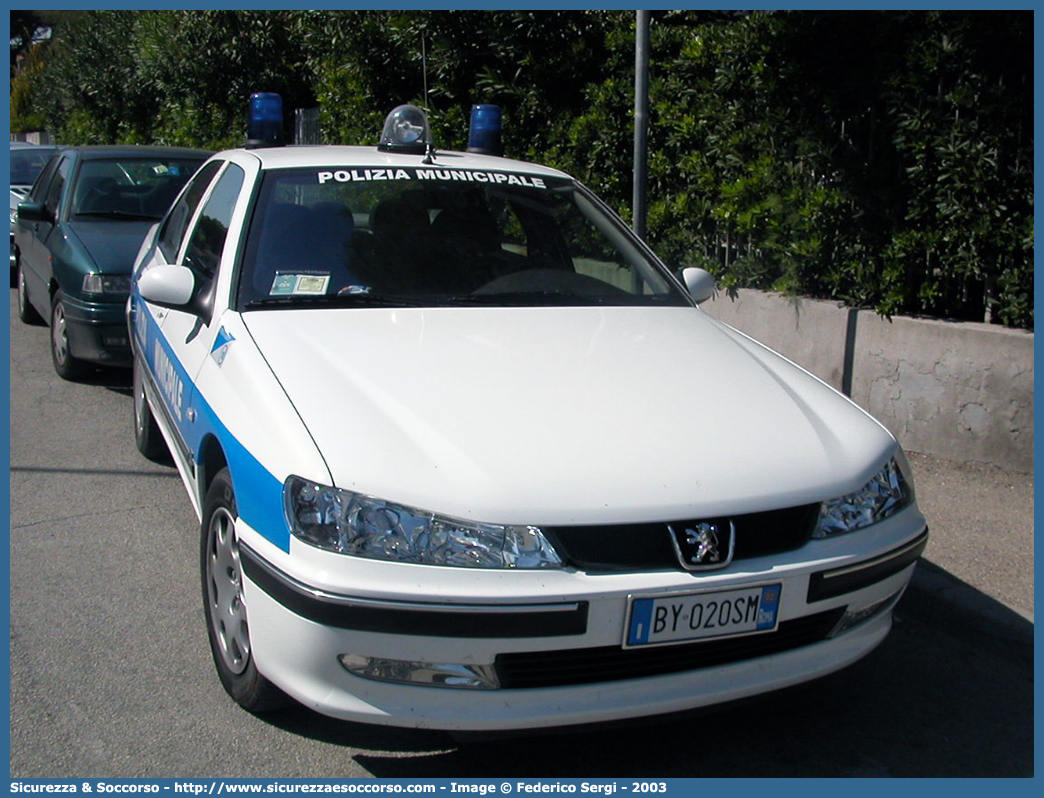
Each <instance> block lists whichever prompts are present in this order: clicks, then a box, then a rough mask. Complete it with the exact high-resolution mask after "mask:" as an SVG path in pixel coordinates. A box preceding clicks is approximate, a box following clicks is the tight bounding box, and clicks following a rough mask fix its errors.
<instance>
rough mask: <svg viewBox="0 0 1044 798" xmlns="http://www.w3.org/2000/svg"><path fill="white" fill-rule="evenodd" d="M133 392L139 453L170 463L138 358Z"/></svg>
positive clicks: (134, 371) (154, 459)
mask: <svg viewBox="0 0 1044 798" xmlns="http://www.w3.org/2000/svg"><path fill="white" fill-rule="evenodd" d="M132 368H133V375H134V376H133V391H134V402H133V404H134V443H135V444H136V445H137V447H138V451H139V452H141V453H142V454H143V455H145V457H146V458H148V459H149V460H152V461H154V462H157V463H165V462H169V461H170V451H169V450H168V449H167V442H166V441H165V440H163V433H162V432H160V428H159V425H158V424H157V423H156V419H155V417H153V415H152V408H150V407H149V401H148V399H146V398H145V381H144V379H143V378H142V373H141V368H142V367H141V365H140V364H139V362H138V360H137V358H135V359H134V365H133V367H132Z"/></svg>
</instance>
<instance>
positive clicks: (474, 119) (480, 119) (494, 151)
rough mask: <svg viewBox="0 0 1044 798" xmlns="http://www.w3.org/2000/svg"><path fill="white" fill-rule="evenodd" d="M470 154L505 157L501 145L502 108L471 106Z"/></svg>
mask: <svg viewBox="0 0 1044 798" xmlns="http://www.w3.org/2000/svg"><path fill="white" fill-rule="evenodd" d="M468 152H477V153H480V154H482V155H503V154H504V147H503V145H501V143H500V106H499V105H473V106H471V130H470V134H469V136H468Z"/></svg>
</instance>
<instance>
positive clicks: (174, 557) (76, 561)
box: [10, 291, 1033, 778]
mask: <svg viewBox="0 0 1044 798" xmlns="http://www.w3.org/2000/svg"><path fill="white" fill-rule="evenodd" d="M14 305H15V300H14V292H13V291H12V292H11V318H12V321H11V327H10V329H11V396H10V400H11V413H10V421H11V429H10V462H11V505H10V515H11V549H10V551H11V563H10V580H11V584H10V595H11V617H10V621H11V629H10V647H11V648H10V669H11V693H10V696H11V737H10V740H11V742H10V745H11V751H10V754H11V776H12V777H17V778H29V777H52V778H54V777H73V778H94V777H118V776H135V777H208V776H223V777H243V778H246V777H280V778H285V777H353V776H360V777H365V776H377V777H389V778H390V777H413V778H422V777H432V778H436V777H443V778H481V777H492V778H500V777H510V776H515V777H539V778H563V777H597V776H602V777H619V778H628V777H641V776H647V777H660V778H663V777H708V776H730V777H732V776H749V777H766V776H774V777H817V776H954V777H960V776H964V777H970V776H1029V775H1032V774H1033V649H1032V637H1033V622H1032V610H1033V545H1032V537H1033V479H1032V476H1029V475H1018V474H1008V473H1005V472H1001V471H997V470H995V469H990V468H977V467H970V466H960V465H956V464H953V463H947V462H943V461H939V460H935V459H932V458H926V457H920V456H915V457H913V458H912V459H913V461H914V467H915V474H916V476H917V480H918V481H917V484H918V490H919V500H920V501H921V504H922V507H923V509H924V510H925V514H926V515H927V516H928V518H929V522H930V524H931V529H932V540H931V542H930V544H929V549H928V553H927V560H928V561H927V562H925V563H923V565H922V566H920V567H919V571H918V574H917V576H916V577H915V580H914V585H913V587H912V588H911V590H910V591H908V593H907V595H906V596H905V597H904V599H903V601H902V602H901V603H900V606H899V610H898V613H897V615H898V621H897V624H896V626H895V628H894V630H893V632H892V634H891V635H890V636H889V638H888V639H887V640H886V641H885V643H884V644H883V645H882V646H881V647H880V648H878V649H877V650H876V651H875V652H873V653H872V654H870V655H869V656H868V657H866V658H865V659H863V660H862V661H861V662H859V663H857V664H855V665H854V666H852V667H850V668H848V669H847V670H845V671H842V672H840V673H837V674H834V675H832V676H829V677H827V678H824V679H821V680H819V681H817V682H814V683H812V684H810V685H805V686H802V687H799V688H795V689H792V690H790V691H787V692H784V693H781V694H777V695H775V696H772V697H768V698H765V699H763V700H759V701H757V702H752V703H749V704H745V705H742V706H734V707H728V708H724V709H719V710H717V711H714V712H711V713H704V714H701V715H689V716H685V717H671V718H659V719H655V721H653V722H650V723H646V724H632V725H629V726H626V727H617V728H612V729H607V728H599V729H593V730H583V731H569V732H559V733H554V734H552V733H548V734H534V735H529V736H526V737H524V738H519V737H518V736H494V737H489V736H486V737H466V738H455V737H451V736H449V735H447V734H443V733H435V732H418V731H408V730H396V729H387V728H378V727H369V726H362V725H358V724H351V723H345V722H338V721H333V720H329V719H326V718H324V717H321V716H319V715H316V714H314V713H312V712H310V711H308V710H305V709H303V708H292V709H289V710H286V711H283V712H281V713H278V714H275V715H271V716H266V717H263V718H261V717H255V716H252V715H250V714H247V713H245V712H243V711H241V710H239V709H238V708H237V707H235V706H234V705H233V704H232V703H231V701H230V700H229V699H228V698H227V697H226V696H225V694H224V692H223V691H222V689H221V687H220V685H219V683H218V681H217V678H216V677H215V675H214V672H213V668H212V665H211V662H210V656H209V652H208V649H207V642H206V632H205V629H204V625H203V621H202V613H201V607H200V598H199V587H198V585H199V582H198V575H197V569H196V559H197V533H196V520H195V516H194V515H193V513H192V510H191V508H190V506H189V503H188V500H187V498H186V497H185V494H184V491H183V488H182V486H181V483H180V481H179V478H178V477H177V475H176V472H175V471H174V470H173V468H169V467H164V466H161V465H156V464H153V463H150V462H148V461H146V460H145V459H143V458H142V457H140V456H139V455H138V453H137V451H136V449H135V447H134V442H133V437H132V433H131V398H130V388H129V377H128V375H127V374H124V373H119V372H117V373H99V374H98V375H97V376H96V377H95V378H94V379H92V380H91V381H89V382H86V383H81V384H72V383H67V382H63V381H62V380H60V379H59V378H58V377H57V376H56V375H55V373H54V371H53V369H52V367H51V364H50V360H49V355H48V350H47V335H48V330H47V329H46V328H44V327H27V326H25V325H22V324H20V323H19V322H18V321H17V317H16V315H15V312H14Z"/></svg>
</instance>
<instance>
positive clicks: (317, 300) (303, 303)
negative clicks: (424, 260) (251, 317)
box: [243, 294, 431, 310]
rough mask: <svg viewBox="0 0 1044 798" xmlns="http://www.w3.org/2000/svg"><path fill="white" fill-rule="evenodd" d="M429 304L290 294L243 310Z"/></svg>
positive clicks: (371, 297) (375, 297) (364, 296)
mask: <svg viewBox="0 0 1044 798" xmlns="http://www.w3.org/2000/svg"><path fill="white" fill-rule="evenodd" d="M430 304H431V303H430V302H428V301H427V300H424V299H421V298H417V297H408V296H385V295H381V294H290V295H287V296H269V297H264V298H263V299H253V300H251V301H250V302H247V303H246V304H245V305H244V306H243V309H244V310H255V309H257V308H301V307H311V308H328V307H329V308H416V307H425V306H428V305H430Z"/></svg>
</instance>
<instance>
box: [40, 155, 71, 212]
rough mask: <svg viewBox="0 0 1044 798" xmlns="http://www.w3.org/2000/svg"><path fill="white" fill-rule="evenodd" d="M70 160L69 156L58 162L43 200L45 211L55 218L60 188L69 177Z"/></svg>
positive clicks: (60, 194) (59, 198)
mask: <svg viewBox="0 0 1044 798" xmlns="http://www.w3.org/2000/svg"><path fill="white" fill-rule="evenodd" d="M71 163H72V160H71V159H70V158H62V160H61V162H60V163H59V164H58V171H57V172H56V173H55V175H54V179H53V180H52V181H51V186H50V188H48V190H47V198H46V199H45V200H44V206H45V207H46V208H47V211H48V212H49V213H50V214H51V216H52V217H53V218H55V219H57V218H58V203H59V201H60V200H61V197H62V189H63V188H64V187H65V181H66V179H67V178H68V177H69V169H70V164H71Z"/></svg>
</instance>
